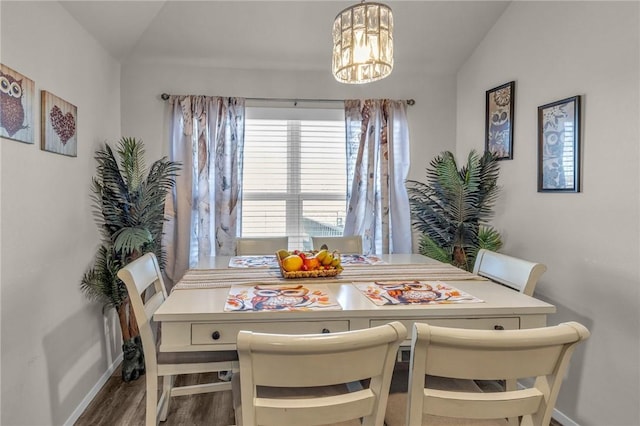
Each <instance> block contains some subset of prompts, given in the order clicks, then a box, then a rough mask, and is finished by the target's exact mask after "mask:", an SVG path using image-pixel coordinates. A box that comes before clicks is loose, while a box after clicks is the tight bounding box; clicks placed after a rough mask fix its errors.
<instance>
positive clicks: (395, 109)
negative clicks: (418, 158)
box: [344, 99, 412, 254]
mask: <svg viewBox="0 0 640 426" xmlns="http://www.w3.org/2000/svg"><path fill="white" fill-rule="evenodd" d="M345 120H346V129H347V179H348V180H349V182H348V183H347V217H346V220H345V227H344V235H362V239H363V251H364V253H366V254H370V253H375V254H382V253H411V251H412V247H411V217H410V213H409V198H408V195H407V190H406V188H405V180H406V178H407V174H408V172H409V131H408V127H407V116H406V106H405V104H404V102H402V101H393V100H388V99H383V100H377V99H367V100H365V101H360V100H347V101H345Z"/></svg>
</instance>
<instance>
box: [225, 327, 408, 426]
mask: <svg viewBox="0 0 640 426" xmlns="http://www.w3.org/2000/svg"><path fill="white" fill-rule="evenodd" d="M406 335H407V330H406V328H405V327H404V326H403V325H402V324H401V323H399V322H392V323H390V324H386V325H383V326H378V327H373V328H369V329H363V330H355V331H347V332H339V333H331V334H307V335H284V334H266V333H254V332H250V331H240V333H239V334H238V339H237V349H238V357H239V360H240V393H241V403H242V408H241V410H242V414H241V415H242V423H243V424H245V425H256V424H274V425H275V424H277V425H281V426H285V425H305V426H312V425H319V424H333V423H339V422H344V421H348V420H350V419H359V418H362V419H363V421H362V424H363V425H365V426H373V425H379V426H382V425H383V422H384V413H385V409H386V404H387V397H388V393H389V386H390V384H391V376H392V373H393V367H394V364H395V360H396V356H397V351H398V346H399V345H400V343H401V342H402V341H403V340H404V339H405V337H406ZM366 379H370V381H369V386H368V387H365V388H361V389H360V390H354V391H352V392H349V391H348V389H347V386H346V384H347V383H353V382H358V381H360V380H366ZM343 384H344V386H343V387H342V388H343V389H344V392H342V393H339V394H333V393H330V392H325V391H324V390H325V388H332V389H335V388H336V385H343ZM265 386H266V387H275V388H278V389H279V392H278V393H276V394H275V395H270V396H271V397H268V398H266V397H260V394H259V392H257V389H259V388H260V387H265ZM310 387H311V388H313V390H314V392H313V395H311V396H309V395H308V394H307V395H305V396H302V397H301V396H299V395H301V394H304V392H302V390H301V388H307V390H308V388H310ZM286 388H293V389H292V390H293V391H294V392H293V393H289V394H287V393H286V392H282V391H283V390H286ZM327 395H331V396H327Z"/></svg>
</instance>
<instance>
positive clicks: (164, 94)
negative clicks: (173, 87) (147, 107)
mask: <svg viewBox="0 0 640 426" xmlns="http://www.w3.org/2000/svg"><path fill="white" fill-rule="evenodd" d="M160 99H162V100H163V101H166V100H168V99H169V95H168V94H167V93H163V94H162V95H160Z"/></svg>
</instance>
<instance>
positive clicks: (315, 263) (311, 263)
mask: <svg viewBox="0 0 640 426" xmlns="http://www.w3.org/2000/svg"><path fill="white" fill-rule="evenodd" d="M304 264H305V265H307V268H308V269H309V270H310V271H313V270H314V269H320V261H319V260H318V259H316V258H315V257H307V258H306V259H305V260H304Z"/></svg>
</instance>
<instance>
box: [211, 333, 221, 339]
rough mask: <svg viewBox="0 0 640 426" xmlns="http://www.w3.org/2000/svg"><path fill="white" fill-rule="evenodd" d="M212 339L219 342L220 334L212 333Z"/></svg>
mask: <svg viewBox="0 0 640 426" xmlns="http://www.w3.org/2000/svg"><path fill="white" fill-rule="evenodd" d="M211 338H212V339H213V340H218V339H219V338H220V332H219V331H214V332H213V333H211Z"/></svg>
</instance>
